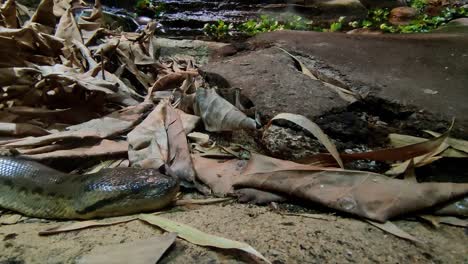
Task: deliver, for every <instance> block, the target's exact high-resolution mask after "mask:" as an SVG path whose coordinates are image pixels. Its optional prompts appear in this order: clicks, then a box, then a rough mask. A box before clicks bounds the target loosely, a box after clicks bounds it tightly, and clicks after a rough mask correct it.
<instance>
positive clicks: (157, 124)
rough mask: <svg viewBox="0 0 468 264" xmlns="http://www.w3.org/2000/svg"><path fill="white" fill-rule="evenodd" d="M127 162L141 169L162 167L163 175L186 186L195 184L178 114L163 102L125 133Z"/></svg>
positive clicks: (193, 172)
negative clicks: (164, 169) (127, 153)
mask: <svg viewBox="0 0 468 264" xmlns="http://www.w3.org/2000/svg"><path fill="white" fill-rule="evenodd" d="M128 142H129V146H130V148H129V159H130V161H131V162H132V164H135V165H138V166H141V167H143V168H160V167H162V166H164V165H166V170H167V173H168V174H169V175H171V176H174V177H176V178H178V179H180V180H181V181H182V183H184V184H186V185H193V184H194V183H195V171H194V169H193V165H192V160H191V157H190V152H189V149H188V144H187V138H186V136H185V131H184V128H183V126H182V121H181V120H180V117H179V115H178V113H177V112H176V111H175V109H174V108H172V106H170V104H168V103H167V102H161V103H159V104H158V105H157V106H156V108H155V109H154V110H153V111H152V112H151V113H150V114H149V115H148V116H147V117H146V119H145V120H144V121H143V122H141V123H140V124H139V125H138V126H137V127H135V129H133V131H132V132H130V133H129V134H128Z"/></svg>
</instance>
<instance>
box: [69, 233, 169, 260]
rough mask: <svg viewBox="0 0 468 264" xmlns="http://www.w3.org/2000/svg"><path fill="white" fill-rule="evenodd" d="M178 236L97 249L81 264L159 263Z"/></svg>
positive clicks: (164, 236) (162, 236) (166, 235)
mask: <svg viewBox="0 0 468 264" xmlns="http://www.w3.org/2000/svg"><path fill="white" fill-rule="evenodd" d="M176 237H177V234H175V233H167V234H164V235H161V236H157V237H153V238H150V239H145V240H137V241H134V242H130V243H123V244H117V245H106V246H101V247H95V248H94V249H93V250H92V251H91V252H89V253H87V254H86V255H84V256H82V257H81V258H80V259H79V260H78V261H77V263H80V264H106V263H114V264H127V263H133V264H154V263H157V262H158V261H159V259H160V258H161V257H162V256H163V254H164V252H166V251H167V249H169V247H170V246H171V245H172V244H173V243H174V242H175V239H176Z"/></svg>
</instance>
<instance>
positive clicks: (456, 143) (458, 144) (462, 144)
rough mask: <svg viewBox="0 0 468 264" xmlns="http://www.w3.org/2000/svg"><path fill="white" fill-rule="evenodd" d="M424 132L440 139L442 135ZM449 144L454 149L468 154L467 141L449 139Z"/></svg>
mask: <svg viewBox="0 0 468 264" xmlns="http://www.w3.org/2000/svg"><path fill="white" fill-rule="evenodd" d="M424 132H426V133H428V134H431V135H432V136H434V137H440V136H441V135H442V134H440V133H437V132H433V131H429V130H425V131H424ZM447 144H449V145H450V146H451V147H452V148H454V149H456V150H459V151H463V152H465V153H468V141H466V140H461V139H456V138H451V137H449V138H447Z"/></svg>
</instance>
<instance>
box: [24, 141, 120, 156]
mask: <svg viewBox="0 0 468 264" xmlns="http://www.w3.org/2000/svg"><path fill="white" fill-rule="evenodd" d="M20 152H22V151H20ZM127 152H128V143H127V141H122V140H121V141H113V140H107V139H104V140H102V141H100V142H99V143H97V144H95V145H91V146H86V145H85V144H82V145H79V146H78V147H75V148H72V149H59V150H54V151H47V152H43V153H33V154H32V153H31V150H29V152H28V153H29V154H26V155H22V157H25V158H30V159H33V160H45V159H57V158H67V159H71V158H87V157H98V156H116V155H126V154H127Z"/></svg>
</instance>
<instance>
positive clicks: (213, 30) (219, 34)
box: [203, 20, 234, 39]
mask: <svg viewBox="0 0 468 264" xmlns="http://www.w3.org/2000/svg"><path fill="white" fill-rule="evenodd" d="M233 29H234V24H232V23H229V24H228V23H226V22H224V21H223V20H218V22H217V23H216V24H208V23H206V24H205V26H204V27H203V32H204V33H205V35H207V36H209V37H212V38H215V39H225V38H227V37H228V36H232V30H233Z"/></svg>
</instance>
